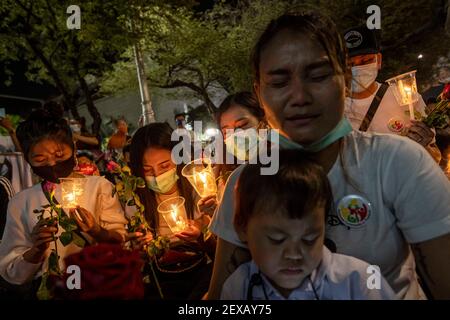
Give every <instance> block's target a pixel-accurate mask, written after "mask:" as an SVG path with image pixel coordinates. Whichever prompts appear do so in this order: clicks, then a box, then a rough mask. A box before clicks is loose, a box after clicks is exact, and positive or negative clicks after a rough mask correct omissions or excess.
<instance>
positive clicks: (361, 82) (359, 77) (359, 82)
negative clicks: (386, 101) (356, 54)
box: [352, 61, 378, 92]
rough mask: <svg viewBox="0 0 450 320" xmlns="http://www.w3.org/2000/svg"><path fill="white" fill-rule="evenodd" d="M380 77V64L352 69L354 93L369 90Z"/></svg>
mask: <svg viewBox="0 0 450 320" xmlns="http://www.w3.org/2000/svg"><path fill="white" fill-rule="evenodd" d="M377 76H378V63H377V62H376V61H375V62H374V63H369V64H365V65H363V66H355V67H352V92H363V91H365V90H367V88H368V87H370V85H371V84H372V83H374V82H375V79H376V78H377Z"/></svg>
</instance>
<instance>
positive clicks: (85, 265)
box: [64, 243, 144, 300]
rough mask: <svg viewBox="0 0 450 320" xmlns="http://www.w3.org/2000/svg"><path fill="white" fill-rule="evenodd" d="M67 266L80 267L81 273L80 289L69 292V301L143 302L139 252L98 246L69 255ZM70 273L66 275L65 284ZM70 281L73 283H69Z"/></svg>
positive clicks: (109, 245) (117, 246) (118, 246)
mask: <svg viewBox="0 0 450 320" xmlns="http://www.w3.org/2000/svg"><path fill="white" fill-rule="evenodd" d="M65 262H66V266H70V265H77V266H78V267H79V268H80V272H81V289H72V290H66V294H67V297H68V298H72V299H81V300H90V299H143V298H144V283H143V280H142V273H141V268H142V266H143V261H142V259H141V257H140V254H139V252H138V251H129V250H125V249H123V248H122V246H121V245H118V244H105V243H102V244H98V245H95V246H89V247H86V248H84V249H83V250H82V251H81V252H79V253H76V254H73V255H70V256H68V257H67V258H66V259H65ZM70 276H71V274H66V275H65V277H64V281H66V280H67V279H68V278H69V277H70ZM69 281H70V280H69Z"/></svg>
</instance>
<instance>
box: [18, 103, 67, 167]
mask: <svg viewBox="0 0 450 320" xmlns="http://www.w3.org/2000/svg"><path fill="white" fill-rule="evenodd" d="M16 135H17V139H18V140H19V142H20V146H21V147H22V151H23V154H24V156H25V159H27V160H28V153H29V152H30V149H31V147H33V146H34V145H35V144H37V143H38V142H40V141H42V140H43V139H52V140H56V141H58V142H61V143H64V144H67V145H68V146H70V147H72V148H73V140H72V130H70V126H69V124H68V123H67V120H65V119H64V118H61V117H60V116H59V114H52V113H51V112H50V110H47V109H37V110H35V111H33V112H32V113H31V114H30V115H29V117H28V118H27V119H26V120H25V121H23V122H21V123H20V124H19V125H18V126H17V130H16Z"/></svg>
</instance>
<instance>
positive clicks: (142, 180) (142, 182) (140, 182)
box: [137, 177, 145, 188]
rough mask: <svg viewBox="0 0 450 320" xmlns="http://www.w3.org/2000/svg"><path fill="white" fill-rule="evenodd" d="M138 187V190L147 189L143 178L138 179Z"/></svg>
mask: <svg viewBox="0 0 450 320" xmlns="http://www.w3.org/2000/svg"><path fill="white" fill-rule="evenodd" d="M137 187H138V188H145V181H144V179H142V178H141V177H139V178H137Z"/></svg>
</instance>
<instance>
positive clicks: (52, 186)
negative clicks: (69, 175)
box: [43, 181, 56, 193]
mask: <svg viewBox="0 0 450 320" xmlns="http://www.w3.org/2000/svg"><path fill="white" fill-rule="evenodd" d="M43 189H44V191H45V192H47V193H52V192H53V191H54V190H55V189H56V184H55V183H53V182H50V181H45V183H44V185H43Z"/></svg>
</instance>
